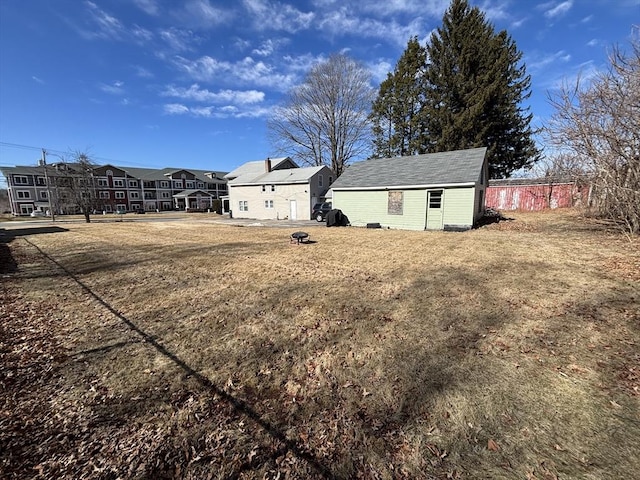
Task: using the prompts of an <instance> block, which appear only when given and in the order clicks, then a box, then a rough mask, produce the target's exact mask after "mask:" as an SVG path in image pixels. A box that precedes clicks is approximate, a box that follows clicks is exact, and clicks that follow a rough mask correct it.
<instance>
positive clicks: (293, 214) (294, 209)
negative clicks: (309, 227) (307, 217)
mask: <svg viewBox="0 0 640 480" xmlns="http://www.w3.org/2000/svg"><path fill="white" fill-rule="evenodd" d="M289 207H290V208H289V210H290V213H289V220H297V219H298V206H297V203H296V201H295V200H290V201H289Z"/></svg>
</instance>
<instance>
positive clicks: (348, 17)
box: [319, 7, 424, 46]
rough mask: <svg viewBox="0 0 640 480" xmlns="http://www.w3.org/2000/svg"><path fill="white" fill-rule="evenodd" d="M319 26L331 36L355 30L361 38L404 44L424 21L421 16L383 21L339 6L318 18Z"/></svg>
mask: <svg viewBox="0 0 640 480" xmlns="http://www.w3.org/2000/svg"><path fill="white" fill-rule="evenodd" d="M319 28H320V30H322V31H323V32H325V33H327V34H329V35H331V36H336V37H337V36H342V35H344V33H345V32H357V33H358V35H360V36H361V37H363V38H378V39H382V40H387V41H391V42H393V43H395V44H396V45H398V46H406V44H407V41H408V40H409V38H411V37H412V36H414V35H420V34H421V33H422V32H423V31H424V22H423V19H422V18H421V17H415V18H413V19H412V20H411V21H410V22H407V23H404V22H403V23H400V22H398V21H396V20H391V21H386V22H383V21H379V20H376V19H374V18H365V17H362V16H358V15H354V14H353V13H352V12H351V11H350V10H349V9H348V8H346V7H341V8H337V9H335V10H333V11H331V12H328V13H327V14H326V15H325V16H324V17H323V18H322V20H320V22H319Z"/></svg>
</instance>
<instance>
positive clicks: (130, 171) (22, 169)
mask: <svg viewBox="0 0 640 480" xmlns="http://www.w3.org/2000/svg"><path fill="white" fill-rule="evenodd" d="M68 165H70V166H73V165H74V164H73V163H69V164H68ZM94 166H95V167H105V166H107V164H96V165H94ZM111 166H112V167H114V168H118V169H120V170H124V171H125V172H127V175H129V176H130V177H133V178H139V179H141V180H166V179H167V177H166V174H167V173H172V172H177V171H181V170H185V171H187V172H191V173H193V174H194V175H195V176H196V178H197V179H198V180H199V181H201V182H204V183H208V182H211V181H212V179H210V178H209V177H207V176H206V175H205V174H207V173H215V174H216V177H217V178H216V179H215V180H224V176H225V175H226V172H219V171H212V170H196V169H193V168H162V169H156V168H134V167H120V166H117V165H111ZM0 171H2V172H3V173H4V174H5V175H11V174H14V175H43V174H44V170H43V169H42V167H32V166H15V167H0ZM47 172H48V173H49V175H57V174H59V173H60V172H58V171H57V170H56V169H55V167H53V166H52V165H48V166H47Z"/></svg>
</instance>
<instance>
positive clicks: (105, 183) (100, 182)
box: [98, 178, 109, 187]
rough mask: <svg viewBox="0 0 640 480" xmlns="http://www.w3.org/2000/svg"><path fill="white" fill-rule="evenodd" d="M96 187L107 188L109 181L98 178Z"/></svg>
mask: <svg viewBox="0 0 640 480" xmlns="http://www.w3.org/2000/svg"><path fill="white" fill-rule="evenodd" d="M98 186H99V187H108V186H109V180H107V179H106V178H99V179H98Z"/></svg>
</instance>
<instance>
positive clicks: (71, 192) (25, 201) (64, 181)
mask: <svg viewBox="0 0 640 480" xmlns="http://www.w3.org/2000/svg"><path fill="white" fill-rule="evenodd" d="M0 171H1V172H2V174H3V175H4V176H5V178H6V180H7V186H8V193H9V202H10V205H11V212H12V213H13V214H14V215H29V214H30V213H31V212H33V211H34V210H41V211H47V210H49V209H50V208H52V209H53V210H54V212H56V213H57V214H74V213H81V210H82V207H81V205H83V204H85V205H86V204H87V203H86V202H82V201H78V197H82V196H86V195H91V196H93V197H95V198H93V199H92V201H91V205H92V209H93V210H95V211H99V212H115V211H138V210H145V211H166V210H196V209H197V210H204V209H209V208H211V207H212V205H213V200H216V199H220V198H221V197H222V196H224V195H227V193H228V190H227V180H226V179H225V178H224V176H225V175H226V172H216V171H208V170H194V169H184V168H164V169H160V170H158V169H150V168H129V167H119V166H114V165H93V166H92V168H91V171H90V172H82V171H80V170H79V165H78V164H75V163H55V164H51V165H40V166H15V167H0ZM87 192H89V193H87Z"/></svg>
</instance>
